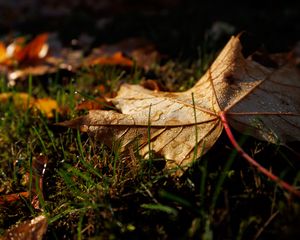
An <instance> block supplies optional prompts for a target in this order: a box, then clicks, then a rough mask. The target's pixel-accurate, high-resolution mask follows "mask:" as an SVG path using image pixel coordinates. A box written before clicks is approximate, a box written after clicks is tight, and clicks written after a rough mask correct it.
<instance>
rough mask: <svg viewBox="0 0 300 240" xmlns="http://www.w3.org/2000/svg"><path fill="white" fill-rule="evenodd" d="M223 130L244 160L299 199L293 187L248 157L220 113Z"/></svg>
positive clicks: (298, 194) (298, 192)
mask: <svg viewBox="0 0 300 240" xmlns="http://www.w3.org/2000/svg"><path fill="white" fill-rule="evenodd" d="M219 116H220V118H221V120H222V123H223V126H224V129H225V131H226V134H227V136H228V138H229V140H230V142H231V144H232V145H233V146H234V148H235V149H236V150H237V151H238V153H239V154H240V155H241V156H242V157H243V158H245V159H246V160H247V161H248V162H249V163H250V164H251V165H252V166H254V167H256V168H257V170H258V171H260V172H261V173H263V174H264V175H266V176H267V177H268V178H270V179H271V180H272V181H274V182H276V183H277V184H278V185H279V186H280V187H282V188H283V189H285V190H287V191H288V192H290V193H292V194H293V195H296V196H297V197H299V198H300V191H298V190H297V189H296V188H295V187H293V186H292V185H290V184H288V183H287V182H285V181H283V180H282V179H280V178H279V177H277V176H276V175H274V174H273V173H271V172H270V171H268V170H267V169H266V168H264V167H263V166H262V165H260V164H259V163H258V162H257V161H255V160H254V159H253V158H252V157H250V156H249V155H248V154H247V153H246V152H245V151H244V150H243V149H242V148H241V147H240V145H239V144H238V142H237V141H236V139H235V138H234V136H233V134H232V132H231V129H230V127H229V124H228V121H227V118H226V113H225V112H220V114H219Z"/></svg>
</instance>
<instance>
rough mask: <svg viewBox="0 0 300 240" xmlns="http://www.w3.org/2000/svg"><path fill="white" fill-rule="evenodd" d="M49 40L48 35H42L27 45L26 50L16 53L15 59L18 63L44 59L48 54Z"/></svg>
mask: <svg viewBox="0 0 300 240" xmlns="http://www.w3.org/2000/svg"><path fill="white" fill-rule="evenodd" d="M47 40H48V34H47V33H43V34H40V35H38V36H36V37H35V38H34V39H33V40H31V41H30V42H29V43H28V44H27V45H25V47H24V48H22V49H21V50H18V51H15V52H14V56H13V57H14V58H15V59H16V60H17V61H18V62H23V61H35V60H38V59H42V58H44V57H45V56H46V55H47V53H48V49H49V46H48V44H47Z"/></svg>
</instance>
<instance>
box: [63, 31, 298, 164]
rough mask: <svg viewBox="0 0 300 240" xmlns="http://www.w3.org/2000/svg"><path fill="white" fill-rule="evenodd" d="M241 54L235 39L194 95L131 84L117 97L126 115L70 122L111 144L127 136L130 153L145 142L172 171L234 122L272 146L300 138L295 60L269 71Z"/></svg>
mask: <svg viewBox="0 0 300 240" xmlns="http://www.w3.org/2000/svg"><path fill="white" fill-rule="evenodd" d="M241 50H242V45H241V43H240V40H239V37H232V38H231V39H230V41H229V42H228V43H227V45H226V46H225V47H224V49H223V50H222V51H221V53H220V54H219V56H218V57H217V59H216V60H215V62H214V63H213V64H212V66H211V67H210V68H209V69H208V71H207V72H206V74H205V75H204V76H203V77H202V78H201V79H200V80H199V81H198V82H197V84H196V85H195V86H194V87H193V88H191V89H189V90H188V91H185V92H172V93H169V92H155V91H150V90H147V89H144V88H143V87H141V86H138V85H128V84H124V85H122V86H121V89H120V90H119V92H118V95H117V96H116V97H115V98H113V99H110V101H112V103H113V104H114V105H115V106H116V107H117V108H118V109H119V110H120V112H121V113H118V112H115V111H101V110H98V111H90V112H89V114H88V115H87V116H83V117H79V118H77V119H74V120H71V121H69V122H65V123H62V125H65V126H70V127H81V129H82V130H84V131H87V132H88V133H92V134H95V135H96V136H97V137H98V138H101V139H103V141H104V142H106V143H108V144H111V142H112V141H113V140H116V139H121V141H122V147H123V149H126V147H128V146H129V145H130V143H131V142H132V141H133V139H136V138H137V137H138V139H139V140H138V141H139V152H140V154H142V155H146V154H147V153H148V151H149V149H150V150H152V151H154V152H156V153H158V154H161V155H163V156H164V157H165V159H166V160H167V167H168V168H172V167H174V166H180V167H184V166H186V165H187V164H189V163H191V161H192V160H193V159H195V158H197V157H199V156H201V154H204V153H205V152H207V151H208V150H209V149H210V148H211V147H212V146H213V144H214V143H215V142H216V140H217V139H218V137H219V136H220V134H221V132H222V130H223V126H226V127H228V123H229V124H230V125H232V126H233V127H234V128H236V129H237V130H238V131H240V132H242V133H244V132H245V131H247V133H248V134H250V135H252V136H254V137H256V138H258V139H263V140H266V141H269V142H272V143H281V144H284V143H285V142H287V141H292V140H298V141H299V140H300V112H299V110H300V97H299V96H300V95H299V89H300V74H299V70H298V69H297V68H296V67H294V66H293V65H291V64H290V63H289V62H287V61H286V63H283V61H279V62H278V64H277V65H278V66H277V67H276V68H271V67H266V66H264V65H262V64H260V63H259V62H256V61H253V60H252V59H251V57H249V58H247V59H245V58H244V56H243V55H242V51H241ZM274 61H276V59H274ZM148 129H150V131H148ZM149 144H150V146H149Z"/></svg>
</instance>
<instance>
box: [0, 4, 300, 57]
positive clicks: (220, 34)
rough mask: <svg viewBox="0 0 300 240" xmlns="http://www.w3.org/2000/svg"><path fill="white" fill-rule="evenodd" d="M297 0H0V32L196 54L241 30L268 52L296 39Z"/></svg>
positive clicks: (298, 25) (298, 29)
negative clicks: (139, 40)
mask: <svg viewBox="0 0 300 240" xmlns="http://www.w3.org/2000/svg"><path fill="white" fill-rule="evenodd" d="M299 7H300V3H299V1H291V0H289V1H271V0H267V1H263V0H261V1H257V0H254V1H239V2H237V1H216V0H210V1H197V0H143V1H140V0H98V1H97V0H64V1H61V0H43V1H38V0H10V1H7V0H0V16H1V17H0V36H1V37H2V38H3V37H4V36H7V35H8V34H12V35H18V34H19V35H20V34H32V35H35V34H38V33H41V32H56V33H58V34H59V37H60V39H61V41H62V42H63V43H64V44H69V43H70V42H71V41H72V40H74V39H81V42H82V44H84V43H85V41H86V42H89V43H92V44H94V45H99V44H102V43H113V42H117V41H120V40H122V39H126V38H128V37H144V38H146V39H148V40H150V41H153V42H154V43H155V44H156V45H157V46H158V49H159V50H160V51H161V52H163V53H166V54H168V55H170V56H180V57H187V58H191V57H197V49H198V48H199V46H203V45H205V47H207V48H218V49H219V48H221V47H222V46H223V44H224V43H225V42H226V41H227V40H228V38H229V36H230V35H232V34H237V33H239V32H241V31H246V32H248V33H250V34H251V35H252V36H254V37H255V38H256V39H258V41H259V42H261V43H263V44H264V45H265V46H266V48H267V49H268V50H269V51H270V52H279V51H287V50H289V49H291V48H292V47H293V46H294V45H295V44H296V42H297V41H299V40H300V11H299V10H300V8H299Z"/></svg>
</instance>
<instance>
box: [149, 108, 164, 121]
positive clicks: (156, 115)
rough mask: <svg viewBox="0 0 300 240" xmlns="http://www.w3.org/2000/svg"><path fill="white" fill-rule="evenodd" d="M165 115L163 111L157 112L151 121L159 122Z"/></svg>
mask: <svg viewBox="0 0 300 240" xmlns="http://www.w3.org/2000/svg"><path fill="white" fill-rule="evenodd" d="M162 114H163V112H162V111H160V110H159V111H157V112H156V113H155V114H154V115H152V116H151V121H158V120H159V119H160V116H161V115H162Z"/></svg>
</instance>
